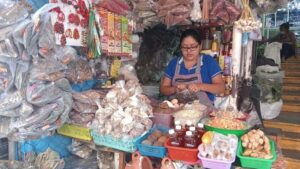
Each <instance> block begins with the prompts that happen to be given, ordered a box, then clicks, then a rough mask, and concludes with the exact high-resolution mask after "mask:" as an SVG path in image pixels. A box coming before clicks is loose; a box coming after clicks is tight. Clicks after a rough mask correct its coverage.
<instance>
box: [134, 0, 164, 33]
mask: <svg viewBox="0 0 300 169" xmlns="http://www.w3.org/2000/svg"><path fill="white" fill-rule="evenodd" d="M131 3H132V4H133V19H134V20H135V21H136V27H135V32H143V31H144V28H152V27H153V26H155V25H157V24H158V23H160V22H162V21H163V19H162V16H161V15H160V14H159V13H157V10H158V9H157V8H158V5H157V4H156V3H155V2H154V1H153V0H148V1H144V0H137V1H136V0H135V1H133V0H131ZM158 3H159V2H158Z"/></svg>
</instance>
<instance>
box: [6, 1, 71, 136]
mask: <svg viewBox="0 0 300 169" xmlns="http://www.w3.org/2000/svg"><path fill="white" fill-rule="evenodd" d="M0 4H2V3H0ZM54 7H55V6H53V5H50V4H49V5H45V6H44V7H43V8H41V9H40V10H39V11H37V12H36V13H35V14H34V15H33V16H32V19H23V20H21V21H20V22H19V23H18V24H17V26H16V29H14V30H11V32H10V34H9V36H8V37H9V38H11V39H12V40H13V42H14V44H15V45H16V46H15V48H12V49H14V52H15V53H17V57H14V55H0V100H1V101H0V121H1V123H0V136H8V137H10V138H11V139H13V140H22V139H35V138H37V137H40V136H43V135H49V134H51V133H52V131H54V130H55V129H57V128H59V127H60V126H62V124H64V123H65V122H67V121H68V120H69V118H68V115H69V112H70V111H71V108H72V103H73V100H72V95H71V91H72V89H71V86H70V84H69V81H68V80H67V79H65V78H64V77H65V71H66V69H67V68H68V67H67V65H66V64H67V63H69V62H70V61H71V60H73V59H74V58H75V57H76V51H74V49H72V48H70V47H65V48H63V47H59V46H57V45H56V44H55V40H54V33H53V29H52V26H50V24H51V23H50V15H49V13H48V11H49V10H50V9H52V8H54ZM2 122H3V123H2Z"/></svg>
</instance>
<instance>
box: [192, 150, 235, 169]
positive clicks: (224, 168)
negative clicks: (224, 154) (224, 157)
mask: <svg viewBox="0 0 300 169" xmlns="http://www.w3.org/2000/svg"><path fill="white" fill-rule="evenodd" d="M198 158H199V159H200V160H201V163H202V166H203V167H204V168H212V169H230V168H231V165H232V163H233V162H234V161H235V156H234V159H233V160H231V161H221V160H214V159H209V158H205V157H202V156H201V155H200V154H198Z"/></svg>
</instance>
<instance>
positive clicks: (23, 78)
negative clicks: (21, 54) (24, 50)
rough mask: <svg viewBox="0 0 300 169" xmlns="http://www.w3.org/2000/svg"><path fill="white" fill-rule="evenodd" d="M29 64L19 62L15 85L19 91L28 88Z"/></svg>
mask: <svg viewBox="0 0 300 169" xmlns="http://www.w3.org/2000/svg"><path fill="white" fill-rule="evenodd" d="M29 65H30V63H29V62H26V61H21V60H20V61H18V62H17V69H16V77H15V81H14V84H15V86H16V88H17V89H18V90H21V89H24V88H26V86H27V81H28V74H29V72H28V71H29Z"/></svg>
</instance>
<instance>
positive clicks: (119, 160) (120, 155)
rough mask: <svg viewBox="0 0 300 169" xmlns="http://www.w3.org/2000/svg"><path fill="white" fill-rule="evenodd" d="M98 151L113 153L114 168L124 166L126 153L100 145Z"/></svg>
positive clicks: (118, 168)
mask: <svg viewBox="0 0 300 169" xmlns="http://www.w3.org/2000/svg"><path fill="white" fill-rule="evenodd" d="M98 151H102V152H109V153H114V168H115V169H124V168H125V166H126V162H125V156H126V153H125V152H123V151H119V150H114V149H110V148H107V147H101V148H99V149H98Z"/></svg>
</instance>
